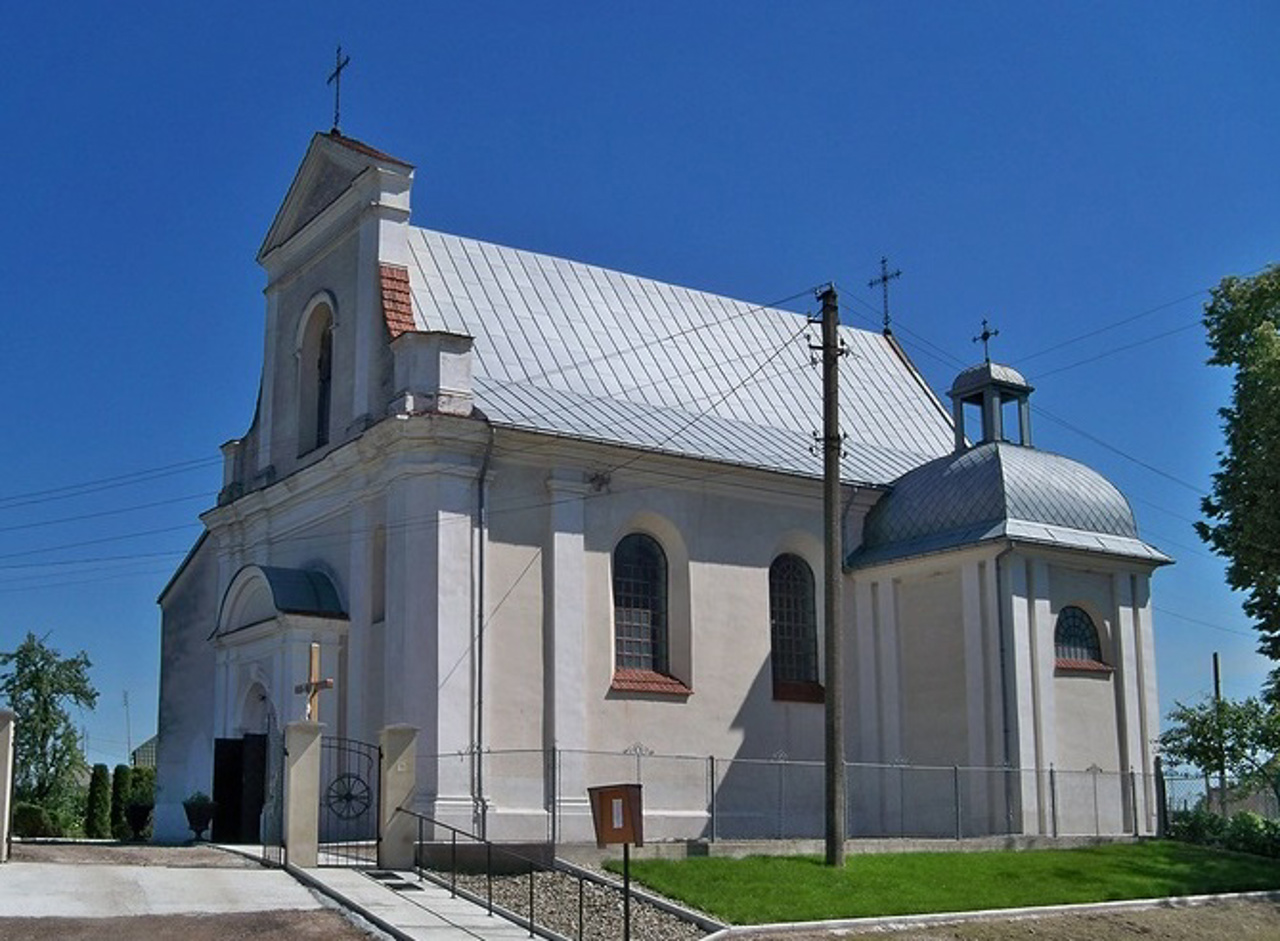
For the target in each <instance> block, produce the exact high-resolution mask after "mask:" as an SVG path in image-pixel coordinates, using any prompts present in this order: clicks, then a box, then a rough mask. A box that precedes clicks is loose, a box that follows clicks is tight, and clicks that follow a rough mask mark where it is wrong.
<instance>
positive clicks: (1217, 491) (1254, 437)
mask: <svg viewBox="0 0 1280 941" xmlns="http://www.w3.org/2000/svg"><path fill="white" fill-rule="evenodd" d="M1204 325H1205V329H1206V331H1207V333H1208V341H1209V346H1210V348H1211V349H1212V350H1213V355H1212V356H1210V357H1209V363H1210V364H1211V365H1215V366H1226V367H1228V368H1229V369H1233V370H1234V371H1235V380H1234V386H1233V389H1232V393H1231V404H1230V405H1229V406H1228V407H1227V408H1224V409H1221V410H1220V411H1219V414H1220V415H1221V416H1222V427H1223V431H1224V433H1225V438H1226V446H1225V448H1224V449H1223V450H1222V451H1220V452H1219V453H1218V467H1219V470H1218V472H1217V473H1216V474H1214V475H1213V492H1212V493H1211V494H1210V495H1209V496H1208V497H1205V499H1204V501H1203V503H1202V504H1201V509H1202V511H1203V512H1204V515H1205V517H1206V519H1205V521H1203V522H1200V523H1197V524H1196V531H1197V532H1198V533H1199V534H1200V538H1201V539H1203V540H1204V541H1205V542H1207V543H1208V544H1209V545H1210V546H1211V547H1212V549H1213V551H1214V552H1216V553H1218V554H1219V555H1222V556H1225V557H1226V559H1227V560H1228V564H1227V581H1228V582H1229V583H1230V585H1231V587H1232V588H1235V589H1237V590H1239V591H1243V592H1245V593H1246V599H1245V602H1244V610H1245V613H1246V614H1248V615H1249V617H1251V618H1253V620H1254V622H1255V627H1256V628H1257V630H1258V632H1259V633H1260V634H1261V635H1262V639H1261V641H1260V642H1259V645H1258V649H1259V651H1260V652H1261V653H1263V654H1264V655H1266V656H1267V657H1270V658H1271V659H1272V660H1275V661H1280V333H1278V332H1277V326H1278V325H1280V264H1277V265H1272V266H1271V267H1269V268H1267V269H1266V270H1265V271H1263V272H1262V273H1261V274H1258V275H1255V276H1254V277H1251V278H1235V277H1230V278H1224V279H1223V280H1222V283H1221V284H1219V285H1218V286H1217V287H1216V288H1214V290H1213V294H1212V298H1211V299H1210V301H1209V303H1208V304H1207V305H1205V313H1204Z"/></svg>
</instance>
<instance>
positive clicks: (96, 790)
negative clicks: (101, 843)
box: [84, 765, 111, 840]
mask: <svg viewBox="0 0 1280 941" xmlns="http://www.w3.org/2000/svg"><path fill="white" fill-rule="evenodd" d="M84 835H85V836H87V837H89V838H90V839H94V840H105V839H107V838H108V837H110V836H111V772H110V771H108V770H107V766H106V765H94V766H93V775H92V776H91V777H90V778H89V801H88V805H87V806H86V808H85V815H84Z"/></svg>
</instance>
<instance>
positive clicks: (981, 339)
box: [973, 318, 1000, 363]
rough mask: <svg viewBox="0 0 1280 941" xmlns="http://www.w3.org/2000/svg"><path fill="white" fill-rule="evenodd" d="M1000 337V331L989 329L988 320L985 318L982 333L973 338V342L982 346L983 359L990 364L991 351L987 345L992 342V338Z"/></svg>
mask: <svg viewBox="0 0 1280 941" xmlns="http://www.w3.org/2000/svg"><path fill="white" fill-rule="evenodd" d="M999 335H1000V331H999V330H992V329H991V328H990V327H988V326H987V321H986V318H983V321H982V332H981V333H979V334H978V335H977V336H976V337H974V338H973V342H974V343H981V344H982V358H983V359H984V360H986V361H987V362H988V363H989V362H991V350H990V349H989V348H988V346H987V344H988V343H990V342H991V338H992V337H997V336H999Z"/></svg>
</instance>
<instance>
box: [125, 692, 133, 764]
mask: <svg viewBox="0 0 1280 941" xmlns="http://www.w3.org/2000/svg"><path fill="white" fill-rule="evenodd" d="M124 747H125V748H126V749H128V750H127V751H126V752H125V761H127V762H128V763H129V764H133V730H132V729H131V728H130V727H129V691H128V690H127V689H126V690H125V691H124Z"/></svg>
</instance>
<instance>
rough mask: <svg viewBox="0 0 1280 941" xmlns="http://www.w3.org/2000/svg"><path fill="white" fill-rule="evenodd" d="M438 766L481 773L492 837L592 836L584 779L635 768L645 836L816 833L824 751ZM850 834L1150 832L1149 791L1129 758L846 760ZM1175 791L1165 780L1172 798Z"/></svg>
mask: <svg viewBox="0 0 1280 941" xmlns="http://www.w3.org/2000/svg"><path fill="white" fill-rule="evenodd" d="M437 763H438V767H439V768H440V769H441V774H440V776H441V778H442V779H444V778H449V777H455V779H457V778H458V777H460V775H455V774H451V773H450V772H449V771H448V770H446V769H450V768H454V769H460V766H462V765H466V766H468V767H469V768H471V769H472V770H471V772H470V773H469V776H470V777H472V779H473V780H475V779H478V780H479V781H480V782H481V791H482V793H483V794H484V798H483V800H480V801H476V802H475V803H476V805H477V806H476V814H477V815H478V816H479V817H480V818H481V819H479V820H477V821H476V825H477V829H478V830H479V832H482V833H486V834H487V835H488V836H489V837H490V838H496V839H521V840H546V841H550V842H553V843H572V842H586V841H591V840H592V839H594V831H593V828H592V824H591V814H590V808H589V806H588V803H587V795H586V792H585V787H586V785H588V784H602V783H614V782H624V781H626V782H639V783H640V784H641V785H643V787H644V805H645V827H646V833H645V836H646V839H649V840H709V841H714V840H757V839H770V840H779V839H821V838H822V837H823V834H824V820H825V812H824V807H825V804H824V794H825V772H824V765H823V762H822V761H818V760H812V759H796V758H792V757H790V756H788V755H786V754H783V753H779V754H777V755H774V756H772V757H768V758H731V759H726V758H718V757H713V756H690V755H663V754H658V753H656V752H655V751H653V750H652V749H649V748H647V747H645V746H644V745H642V744H636V745H632V746H631V747H629V748H627V749H625V750H623V751H620V752H600V751H575V750H567V749H553V750H547V751H538V750H508V751H485V752H483V753H481V754H478V755H471V754H468V755H457V754H451V755H440V756H437ZM846 782H847V783H846V798H847V808H846V819H847V826H848V835H849V836H850V837H854V838H857V837H867V838H886V837H887V838H924V839H938V838H943V839H965V838H969V837H982V836H994V835H1006V834H1043V835H1050V836H1115V835H1124V834H1135V833H1144V834H1145V833H1154V832H1155V830H1156V818H1157V809H1156V808H1157V804H1156V801H1157V791H1158V788H1157V787H1156V781H1155V778H1154V776H1153V775H1149V774H1144V773H1141V772H1117V771H1104V770H1102V769H1101V768H1098V767H1093V768H1088V769H1084V770H1058V769H1054V768H1051V769H1048V770H1045V771H1034V770H1025V769H1018V768H1000V767H995V768H992V767H966V766H962V765H951V766H941V765H939V766H931V765H913V764H907V763H889V764H878V763H859V762H849V763H847V764H846ZM1179 793H1180V792H1178V791H1177V789H1176V788H1175V789H1174V790H1173V792H1171V796H1170V806H1174V800H1175V799H1177V797H1178V794H1179Z"/></svg>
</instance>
